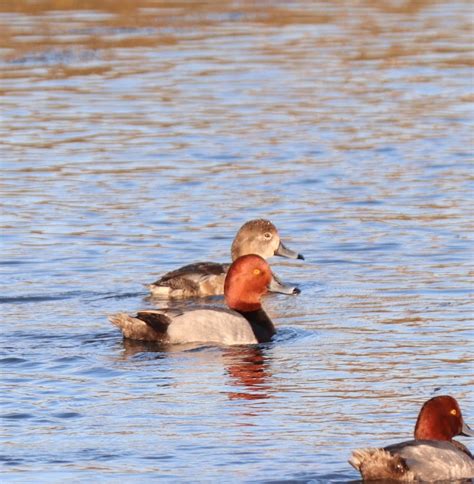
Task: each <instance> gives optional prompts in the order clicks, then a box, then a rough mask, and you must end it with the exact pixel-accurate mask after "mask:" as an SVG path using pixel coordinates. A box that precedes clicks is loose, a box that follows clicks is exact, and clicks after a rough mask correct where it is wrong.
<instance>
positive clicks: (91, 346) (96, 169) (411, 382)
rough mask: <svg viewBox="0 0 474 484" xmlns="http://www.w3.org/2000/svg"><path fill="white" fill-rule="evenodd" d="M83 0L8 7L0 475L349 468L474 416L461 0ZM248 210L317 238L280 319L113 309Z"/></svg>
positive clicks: (306, 247) (227, 230) (1, 13)
mask: <svg viewBox="0 0 474 484" xmlns="http://www.w3.org/2000/svg"><path fill="white" fill-rule="evenodd" d="M73 3H74V2H63V1H60V0H50V1H40V2H16V1H9V0H7V1H4V2H2V5H1V7H0V32H1V33H0V39H1V45H0V54H1V59H2V61H1V74H2V79H1V94H2V99H1V104H2V105H1V122H2V123H1V128H0V132H1V136H0V138H1V143H2V151H1V163H2V172H3V174H2V188H3V202H4V206H3V209H2V220H1V225H2V256H1V257H2V270H3V275H2V282H3V283H4V287H3V289H2V293H1V297H0V302H1V303H2V304H1V314H2V319H3V323H2V344H1V350H0V351H1V363H2V368H3V372H2V377H3V387H4V391H2V396H1V406H0V412H1V415H2V416H3V423H2V448H1V460H2V472H3V474H2V476H1V479H2V481H3V480H9V481H21V482H65V480H66V479H67V480H69V481H71V479H72V480H73V481H74V482H79V481H84V482H91V481H94V480H100V482H108V481H114V480H117V479H119V478H120V479H125V480H126V481H127V482H137V481H149V480H154V479H160V478H162V479H163V480H177V481H182V482H191V481H192V482H201V481H207V482H209V481H214V482H262V481H265V482H269V481H271V482H273V481H285V480H293V481H295V480H301V481H302V482H303V481H312V482H347V481H350V480H357V479H358V474H357V473H356V472H355V471H354V470H353V469H352V468H351V467H350V466H349V464H348V463H347V459H348V457H349V455H350V452H351V451H352V450H353V449H354V448H357V447H359V446H365V445H371V446H375V445H382V444H388V443H391V442H396V441H398V440H403V439H408V438H410V437H411V434H412V431H413V426H414V423H415V419H416V415H417V412H418V410H419V407H420V405H421V403H422V402H423V401H424V400H426V399H427V398H429V397H431V396H433V395H435V394H445V393H448V394H452V395H454V396H456V397H457V398H458V399H459V401H460V402H461V406H462V408H463V411H464V414H465V417H466V420H467V421H468V422H469V421H471V422H474V405H473V395H472V382H473V377H472V374H473V360H472V354H473V349H474V348H473V332H472V311H473V304H472V279H470V276H472V256H473V253H472V237H471V233H470V231H471V230H472V222H473V219H472V209H473V204H472V189H473V183H472V180H473V179H472V165H471V163H472V156H471V155H472V120H473V110H472V104H471V102H472V100H473V93H472V70H471V69H472V63H473V58H472V50H471V45H470V39H471V31H470V28H471V26H470V20H471V14H472V12H471V8H472V7H471V5H470V4H469V3H468V2H466V3H463V2H442V3H438V2H431V1H417V2H395V1H394V2H375V1H373V2H372V1H361V2H357V7H355V6H354V3H355V2H342V1H341V2H330V3H329V2H321V3H317V2H310V1H307V2H305V1H301V2H292V3H291V4H290V5H289V6H288V5H287V2H281V3H279V2H271V4H267V3H265V4H263V3H262V4H261V5H262V6H260V7H258V6H255V4H254V3H253V2H238V3H234V2H215V4H213V3H210V4H209V3H205V4H204V2H185V3H183V4H181V3H173V2H170V3H169V4H167V3H166V2H165V3H163V2H154V1H152V0H149V1H141V2H139V1H137V2H98V1H97V2H93V1H91V2H83V4H84V10H71V9H70V8H71V7H70V5H71V4H73ZM76 3H77V4H80V3H81V2H76ZM101 4H103V5H102V8H100V5H101ZM382 4H383V5H382ZM160 5H161V6H160ZM257 5H258V3H257ZM256 217H265V218H269V219H271V220H272V221H273V222H274V223H275V224H276V225H277V227H278V228H279V229H280V232H281V235H282V237H283V239H284V241H285V242H286V243H287V245H288V246H289V247H291V248H292V249H294V250H297V251H300V252H302V253H303V254H304V255H305V256H306V261H304V262H302V261H289V260H285V259H277V258H275V259H273V260H272V264H273V268H274V270H275V272H276V273H277V274H278V275H279V276H280V277H281V278H282V279H283V280H284V281H285V282H292V283H296V284H298V285H299V286H300V288H301V289H302V293H301V295H299V296H296V297H284V296H269V297H267V298H266V299H265V307H266V309H267V311H268V313H269V314H270V315H271V316H272V317H273V319H274V321H275V323H276V324H277V326H278V328H279V333H278V335H277V336H276V338H275V339H274V341H272V342H271V343H269V344H265V345H262V346H260V347H248V348H245V347H244V348H216V347H201V348H195V347H193V348H190V347H184V348H171V349H166V348H160V347H153V346H144V345H140V344H137V343H135V344H132V343H130V342H128V343H127V342H124V341H123V340H122V338H121V335H120V334H119V332H118V331H117V330H116V328H114V327H112V326H111V325H110V324H109V323H108V321H107V318H106V315H107V314H109V313H113V312H116V311H130V312H133V311H136V310H137V309H140V308H146V307H152V306H153V304H154V302H153V301H150V300H149V299H147V297H146V296H147V293H146V290H145V288H144V287H143V284H144V283H148V282H151V281H153V280H155V279H156V278H157V277H158V276H159V275H160V274H163V273H164V272H165V271H167V270H170V269H173V268H176V267H178V266H179V265H181V264H185V263H189V262H193V261H198V260H209V259H210V260H217V261H226V260H228V259H229V249H230V243H231V241H232V238H233V236H234V234H235V232H236V230H237V229H238V228H239V226H240V225H241V224H242V223H243V222H245V221H246V220H249V219H252V218H256ZM470 270H471V273H470ZM211 302H212V303H219V300H217V301H215V300H214V301H211ZM466 443H467V444H469V443H468V442H466ZM471 448H472V444H471Z"/></svg>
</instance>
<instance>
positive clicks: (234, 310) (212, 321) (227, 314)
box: [109, 254, 276, 345]
mask: <svg viewBox="0 0 474 484" xmlns="http://www.w3.org/2000/svg"><path fill="white" fill-rule="evenodd" d="M272 284H274V279H273V277H272V272H271V270H270V266H269V265H268V263H267V262H266V261H265V259H263V258H262V257H260V256H258V255H255V254H249V255H244V256H241V257H239V258H237V259H236V260H235V261H234V262H233V263H232V265H231V266H230V268H229V270H228V272H227V276H226V279H225V284H224V296H225V301H226V303H227V306H228V307H229V309H226V308H219V307H216V308H209V307H208V308H196V309H189V310H184V311H176V310H168V309H164V310H145V311H139V312H138V313H137V315H136V316H129V315H127V314H124V313H119V314H115V315H112V316H110V317H109V320H110V321H111V323H112V324H114V325H115V326H117V327H119V328H120V329H121V330H122V333H123V336H124V337H125V338H130V339H133V340H138V341H156V342H162V343H170V344H181V343H215V344H224V345H247V344H257V343H263V342H267V341H270V340H271V338H272V336H273V335H274V334H275V332H276V330H275V326H274V325H273V323H272V321H271V319H270V318H269V317H268V315H267V314H266V313H265V311H264V310H263V308H262V305H261V302H260V299H261V297H262V296H263V295H264V294H266V293H267V291H269V290H270V289H271V287H272Z"/></svg>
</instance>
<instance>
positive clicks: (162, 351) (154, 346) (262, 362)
mask: <svg viewBox="0 0 474 484" xmlns="http://www.w3.org/2000/svg"><path fill="white" fill-rule="evenodd" d="M123 348H124V352H123V354H122V355H121V359H128V358H133V357H135V356H137V355H140V354H143V353H145V354H150V353H153V357H152V359H163V358H166V356H167V355H168V354H169V353H170V352H181V351H190V350H191V351H193V350H198V351H200V350H204V351H205V350H206V348H207V349H209V346H207V347H202V346H200V345H196V344H194V345H192V344H190V345H179V346H176V345H174V346H169V345H165V344H163V343H156V342H146V341H133V340H129V339H126V338H125V339H124V340H123ZM214 349H215V348H214ZM218 351H222V353H221V356H222V360H221V361H222V362H223V364H224V371H225V374H226V375H228V376H229V377H230V378H229V379H228V380H229V383H230V385H232V386H235V387H238V388H239V390H238V391H232V392H228V396H229V398H230V399H231V400H234V399H243V400H261V399H267V398H270V397H271V385H270V384H269V379H270V378H271V372H270V362H269V357H268V356H267V355H266V354H265V351H264V349H262V348H261V347H259V346H229V347H224V348H222V347H221V348H219V350H218ZM214 358H215V357H214ZM146 359H151V358H150V356H148V357H147V358H146ZM217 361H218V360H215V362H217Z"/></svg>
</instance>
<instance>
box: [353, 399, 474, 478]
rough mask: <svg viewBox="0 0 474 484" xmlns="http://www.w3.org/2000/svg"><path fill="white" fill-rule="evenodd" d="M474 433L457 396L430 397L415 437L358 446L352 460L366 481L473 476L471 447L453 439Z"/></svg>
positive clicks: (424, 406) (420, 418)
mask: <svg viewBox="0 0 474 484" xmlns="http://www.w3.org/2000/svg"><path fill="white" fill-rule="evenodd" d="M456 435H464V436H467V437H472V436H474V432H473V431H472V430H471V429H470V428H469V426H468V425H467V424H466V423H465V422H464V420H463V417H462V413H461V409H460V407H459V404H458V403H457V401H456V399H454V398H453V397H451V396H449V395H442V396H438V397H434V398H431V399H430V400H428V401H426V402H425V403H424V405H423V406H422V408H421V410H420V413H419V415H418V419H417V421H416V425H415V439H414V440H409V441H406V442H401V443H398V444H393V445H389V446H387V447H384V448H366V449H358V450H355V451H354V452H353V453H352V456H351V458H350V460H349V463H350V464H351V465H352V466H353V467H354V468H355V469H357V470H358V471H359V472H360V474H361V476H362V478H363V479H364V481H379V482H382V481H385V482H388V481H390V482H396V481H399V482H420V481H422V482H434V481H443V480H445V481H446V480H450V481H452V480H463V479H471V478H474V460H473V457H472V454H471V452H470V451H469V449H468V448H467V447H466V446H465V445H463V444H462V443H461V442H458V441H457V440H454V439H453V437H455V436H456Z"/></svg>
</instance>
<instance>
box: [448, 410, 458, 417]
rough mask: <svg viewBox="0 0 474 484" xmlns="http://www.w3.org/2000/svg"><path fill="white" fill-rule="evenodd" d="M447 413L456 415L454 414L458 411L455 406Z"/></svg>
mask: <svg viewBox="0 0 474 484" xmlns="http://www.w3.org/2000/svg"><path fill="white" fill-rule="evenodd" d="M449 413H450V414H451V415H454V416H456V415H457V414H458V411H457V410H456V409H455V408H453V409H452V410H451V411H450V412H449Z"/></svg>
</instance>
